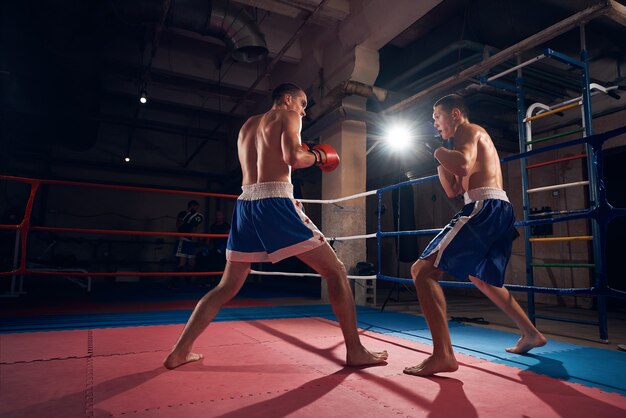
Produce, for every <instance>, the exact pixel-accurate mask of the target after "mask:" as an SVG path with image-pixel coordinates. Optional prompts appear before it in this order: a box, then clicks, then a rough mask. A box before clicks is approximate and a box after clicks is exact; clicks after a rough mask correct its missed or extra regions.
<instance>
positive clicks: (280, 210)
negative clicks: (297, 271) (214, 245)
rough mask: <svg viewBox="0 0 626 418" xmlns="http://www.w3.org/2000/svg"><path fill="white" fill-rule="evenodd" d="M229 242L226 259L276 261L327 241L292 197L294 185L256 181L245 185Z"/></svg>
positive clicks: (236, 208) (257, 261) (253, 261)
mask: <svg viewBox="0 0 626 418" xmlns="http://www.w3.org/2000/svg"><path fill="white" fill-rule="evenodd" d="M242 190H243V193H242V194H241V195H240V196H239V198H238V199H237V203H236V204H235V210H234V213H233V220H232V226H231V229H230V235H229V236H228V242H227V244H226V259H227V260H229V261H240V262H250V263H263V262H268V261H269V262H272V263H276V262H278V261H280V260H283V259H285V258H287V257H291V256H294V255H298V254H302V253H304V252H307V251H310V250H313V249H315V248H317V247H319V246H320V245H322V244H324V242H326V239H325V238H324V235H323V234H322V233H321V232H320V231H319V230H318V229H317V227H316V226H315V225H314V224H313V222H311V220H310V219H309V218H308V217H307V216H306V215H305V214H304V210H303V208H302V203H301V202H299V201H297V200H295V199H294V197H293V185H292V184H291V183H285V182H267V183H256V184H250V185H246V186H243V187H242Z"/></svg>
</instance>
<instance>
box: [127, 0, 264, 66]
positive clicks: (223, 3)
mask: <svg viewBox="0 0 626 418" xmlns="http://www.w3.org/2000/svg"><path fill="white" fill-rule="evenodd" d="M116 10H117V11H119V12H121V13H122V14H123V15H124V16H128V17H130V18H131V19H132V20H140V21H143V22H150V23H154V22H158V21H164V22H165V25H167V26H170V27H174V28H178V29H184V30H187V31H190V32H194V33H198V34H201V35H206V36H212V37H215V38H219V39H221V40H222V41H223V42H224V43H225V44H226V46H227V47H228V48H229V49H230V51H231V53H232V55H233V58H234V59H235V60H237V61H241V62H255V61H259V60H260V59H262V58H264V57H265V56H267V54H268V52H269V51H268V49H267V45H266V43H265V37H264V36H263V33H261V30H260V29H259V27H258V25H257V24H256V22H255V21H254V19H253V18H252V16H250V14H249V13H248V12H247V11H246V10H245V9H243V8H242V7H241V6H238V5H236V3H234V2H231V1H227V0H171V1H170V3H169V7H167V8H166V9H165V10H164V7H163V4H162V3H160V2H156V1H151V0H143V1H119V0H118V2H117V5H116ZM164 13H165V16H163V14H164Z"/></svg>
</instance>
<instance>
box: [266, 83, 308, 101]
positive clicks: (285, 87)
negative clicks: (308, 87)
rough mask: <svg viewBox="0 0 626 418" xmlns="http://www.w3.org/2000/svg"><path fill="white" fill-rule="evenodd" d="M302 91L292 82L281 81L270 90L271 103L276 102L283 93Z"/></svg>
mask: <svg viewBox="0 0 626 418" xmlns="http://www.w3.org/2000/svg"><path fill="white" fill-rule="evenodd" d="M301 91H304V90H302V89H301V88H300V86H298V85H296V84H293V83H283V84H280V85H279V86H277V87H276V88H275V89H274V91H272V103H274V104H278V102H279V101H280V99H281V98H282V97H283V95H285V94H291V95H293V94H298V93H299V92H301Z"/></svg>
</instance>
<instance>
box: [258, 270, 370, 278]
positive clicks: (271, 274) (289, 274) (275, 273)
mask: <svg viewBox="0 0 626 418" xmlns="http://www.w3.org/2000/svg"><path fill="white" fill-rule="evenodd" d="M250 274H258V275H259V276H298V277H302V276H304V277H322V276H321V275H319V274H317V273H287V272H284V271H281V272H277V271H258V270H250ZM348 279H355V280H358V279H361V280H372V279H374V280H375V279H376V275H375V274H374V275H371V276H348Z"/></svg>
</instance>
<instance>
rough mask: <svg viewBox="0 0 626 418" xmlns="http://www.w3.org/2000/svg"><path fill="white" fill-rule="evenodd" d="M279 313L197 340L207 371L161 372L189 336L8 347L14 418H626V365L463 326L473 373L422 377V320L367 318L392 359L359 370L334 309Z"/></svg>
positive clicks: (94, 336) (232, 316) (124, 330)
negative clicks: (524, 349) (347, 361)
mask: <svg viewBox="0 0 626 418" xmlns="http://www.w3.org/2000/svg"><path fill="white" fill-rule="evenodd" d="M277 308H278V307H272V308H245V309H239V308H231V309H223V310H222V312H224V311H230V312H225V313H224V314H223V316H222V317H221V320H220V321H218V322H215V323H213V324H211V326H209V328H208V329H207V330H206V331H205V332H204V333H203V334H202V335H201V336H200V337H199V339H198V340H197V341H196V344H195V347H194V351H197V352H201V353H203V354H204V356H205V358H204V359H203V360H202V361H201V362H197V363H191V364H187V365H184V366H182V367H180V368H178V369H177V370H174V371H168V370H166V369H165V368H163V367H162V366H161V362H162V360H163V358H164V356H165V355H166V354H167V352H168V350H169V348H170V347H171V345H172V343H173V342H174V341H175V340H176V338H177V336H178V335H179V333H180V331H181V329H182V325H181V324H174V325H146V326H132V327H117V328H94V329H82V330H63V331H49V332H21V333H4V334H0V399H1V402H0V416H2V417H3V418H4V417H6V418H9V417H20V418H30V417H33V418H34V417H37V418H39V417H79V416H95V417H111V416H113V417H179V416H180V417H192V418H193V417H286V416H289V417H345V416H362V417H390V416H403V417H426V416H427V417H450V416H462V417H555V416H566V417H589V416H601V417H624V416H626V381H624V379H623V375H624V374H623V371H624V370H626V353H623V352H619V351H610V350H605V349H599V348H593V347H582V346H578V345H575V344H569V343H560V342H556V341H550V342H549V343H548V344H547V345H546V346H544V347H541V348H539V349H536V350H534V352H532V353H531V354H527V355H514V354H510V353H506V352H505V351H504V350H503V348H504V347H506V346H509V345H512V344H513V343H515V341H516V339H517V336H516V335H515V334H511V333H506V332H502V331H495V330H492V329H487V328H482V327H478V326H473V325H465V324H460V323H451V328H450V330H451V334H452V341H453V344H454V345H455V350H456V351H457V353H458V354H457V358H458V360H459V362H460V368H459V370H458V371H457V372H455V373H442V374H441V375H440V376H435V377H430V378H419V377H415V376H408V375H405V374H403V373H402V369H403V368H404V367H407V366H412V365H415V364H418V363H419V362H421V361H422V360H423V359H424V358H426V357H427V356H428V355H429V354H430V352H431V350H432V347H431V346H430V340H429V334H428V330H427V327H426V325H425V322H424V319H423V318H422V317H420V316H414V315H408V314H401V313H394V312H383V313H381V312H378V311H376V310H374V309H368V308H359V326H361V327H363V328H364V330H362V331H361V334H362V340H363V343H364V344H365V345H366V346H367V347H368V348H371V349H374V350H382V349H386V350H388V351H389V354H390V357H389V362H388V364H387V365H384V366H377V367H370V368H363V369H358V368H346V367H344V366H343V360H344V356H345V347H344V344H343V338H342V337H341V332H340V330H339V327H338V324H337V323H336V322H334V321H331V320H329V319H326V318H322V317H321V316H327V317H329V318H332V315H331V313H330V312H329V311H330V307H328V306H326V305H317V306H297V307H296V306H288V307H279V308H281V309H277ZM298 312H300V313H301V314H303V315H302V317H297V316H296V314H297V313H298ZM253 313H257V314H259V316H264V317H265V319H257V320H253V319H250V318H249V316H251V315H252V314H253ZM314 314H316V315H314ZM242 318H245V319H242ZM270 318H278V319H270ZM394 324H397V325H398V326H396V327H394ZM365 328H369V330H365ZM374 329H376V331H373V330H374Z"/></svg>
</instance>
